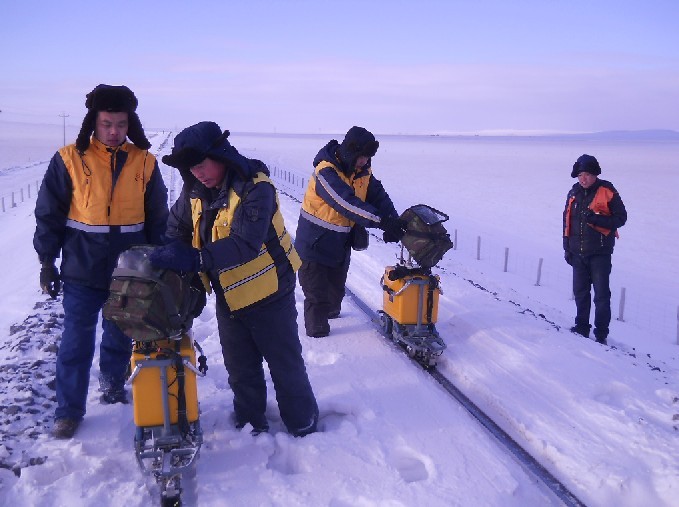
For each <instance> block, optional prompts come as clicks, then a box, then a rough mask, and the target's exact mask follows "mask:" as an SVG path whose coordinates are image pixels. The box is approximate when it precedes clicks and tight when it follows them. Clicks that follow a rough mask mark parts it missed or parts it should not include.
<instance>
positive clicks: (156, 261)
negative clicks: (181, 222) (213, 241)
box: [149, 241, 201, 273]
mask: <svg viewBox="0 0 679 507" xmlns="http://www.w3.org/2000/svg"><path fill="white" fill-rule="evenodd" d="M200 257H201V256H200V251H199V250H197V249H196V248H193V247H192V246H189V245H187V244H186V243H184V242H183V241H173V242H172V243H170V244H168V245H165V246H159V247H156V248H155V249H154V250H153V252H151V255H149V260H150V261H151V264H152V265H153V266H154V267H156V268H161V269H171V270H172V271H178V272H181V273H188V272H191V271H193V272H197V271H201V259H200Z"/></svg>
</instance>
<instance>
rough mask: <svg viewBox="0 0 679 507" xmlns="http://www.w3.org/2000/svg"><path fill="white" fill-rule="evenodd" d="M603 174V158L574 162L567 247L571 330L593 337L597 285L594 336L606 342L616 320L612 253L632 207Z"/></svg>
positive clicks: (566, 214)
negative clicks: (572, 299)
mask: <svg viewBox="0 0 679 507" xmlns="http://www.w3.org/2000/svg"><path fill="white" fill-rule="evenodd" d="M599 174H601V167H600V166H599V162H598V161H597V159H596V158H594V157H593V156H591V155H582V156H581V157H579V158H578V160H577V161H576V162H575V164H574V165H573V171H572V172H571V177H572V178H578V182H577V183H575V184H574V185H573V188H571V190H570V191H569V192H568V195H567V196H566V207H565V209H564V212H563V230H564V234H563V248H564V258H565V259H566V262H567V263H568V264H570V265H571V266H572V267H573V295H574V297H575V306H576V310H577V314H576V317H575V326H573V327H571V331H572V332H574V333H577V334H580V335H582V336H585V337H589V330H590V328H591V325H590V323H589V314H590V309H591V306H592V300H591V292H590V291H591V288H592V287H593V288H594V307H595V309H594V337H595V338H596V341H597V342H599V343H602V344H604V345H605V344H606V339H607V337H608V326H609V324H610V322H611V290H610V285H609V278H610V274H611V257H612V254H613V247H614V246H615V238H616V237H617V236H618V231H617V230H618V228H620V227H622V226H623V225H625V222H626V221H627V211H626V210H625V205H624V204H623V202H622V199H621V198H620V194H619V193H618V192H617V190H616V189H615V187H614V186H613V184H611V183H610V182H609V181H605V180H601V179H599V178H597V176H598V175H599Z"/></svg>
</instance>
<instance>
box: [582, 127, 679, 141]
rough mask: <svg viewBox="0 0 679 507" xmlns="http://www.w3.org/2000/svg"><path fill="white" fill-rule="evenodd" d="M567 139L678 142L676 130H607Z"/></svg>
mask: <svg viewBox="0 0 679 507" xmlns="http://www.w3.org/2000/svg"><path fill="white" fill-rule="evenodd" d="M569 137H586V138H588V139H630V140H631V139H642V140H650V139H654V140H673V139H676V140H679V132H677V131H676V130H663V129H654V130H607V131H603V132H591V133H589V134H571V135H570V136H569Z"/></svg>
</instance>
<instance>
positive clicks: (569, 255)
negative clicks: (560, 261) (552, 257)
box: [563, 250, 573, 266]
mask: <svg viewBox="0 0 679 507" xmlns="http://www.w3.org/2000/svg"><path fill="white" fill-rule="evenodd" d="M563 258H564V259H566V262H567V263H568V265H569V266H572V265H573V254H572V253H571V252H569V251H568V250H564V252H563Z"/></svg>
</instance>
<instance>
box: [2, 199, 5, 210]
mask: <svg viewBox="0 0 679 507" xmlns="http://www.w3.org/2000/svg"><path fill="white" fill-rule="evenodd" d="M2 212H3V213H4V212H5V198H4V196H3V198H2Z"/></svg>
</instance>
